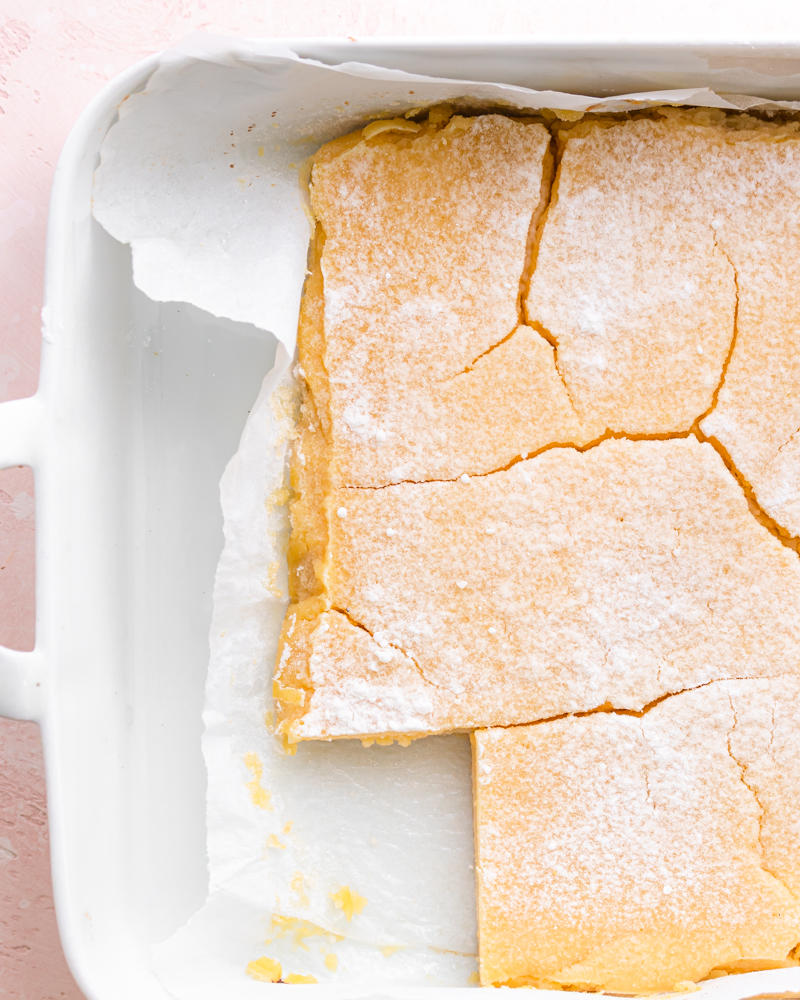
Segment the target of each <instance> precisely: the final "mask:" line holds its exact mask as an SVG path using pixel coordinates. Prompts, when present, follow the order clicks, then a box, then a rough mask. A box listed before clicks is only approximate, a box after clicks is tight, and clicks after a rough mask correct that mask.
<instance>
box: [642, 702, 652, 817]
mask: <svg viewBox="0 0 800 1000" xmlns="http://www.w3.org/2000/svg"><path fill="white" fill-rule="evenodd" d="M639 729H640V731H641V733H642V740H643V741H644V743H645V744H646V745H648V746H649V743H648V740H647V734H646V733H645V731H644V722H642V721H640V722H639ZM642 774H643V775H644V787H645V801H646V802H647V803H648V804H649V805H650V806H652V808H653V812H655V811H656V804H655V802H654V801H653V795H652V792H651V790H650V774H649V772H648V770H647V765H646V764H644V765H643V767H642Z"/></svg>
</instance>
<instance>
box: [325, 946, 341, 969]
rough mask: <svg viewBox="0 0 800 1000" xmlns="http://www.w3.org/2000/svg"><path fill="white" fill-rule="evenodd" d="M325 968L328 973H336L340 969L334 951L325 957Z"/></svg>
mask: <svg viewBox="0 0 800 1000" xmlns="http://www.w3.org/2000/svg"><path fill="white" fill-rule="evenodd" d="M325 968H326V969H327V970H328V972H336V970H337V969H338V968H339V959H338V958H337V957H336V955H335V954H334V953H333V952H332V951H329V952H328V953H327V954H326V955H325Z"/></svg>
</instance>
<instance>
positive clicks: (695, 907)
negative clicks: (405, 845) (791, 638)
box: [473, 677, 800, 994]
mask: <svg viewBox="0 0 800 1000" xmlns="http://www.w3.org/2000/svg"><path fill="white" fill-rule="evenodd" d="M799 697H800V680H798V678H796V677H792V678H788V677H785V678H781V679H772V680H740V681H721V682H717V683H712V684H709V685H707V686H705V687H702V688H699V689H698V690H696V691H688V692H684V693H682V694H678V695H675V696H674V697H670V698H667V699H666V700H664V701H663V702H661V703H659V704H658V705H656V706H655V707H653V708H652V709H651V710H650V711H648V712H647V713H645V714H643V715H641V716H636V715H634V714H630V713H628V714H617V713H610V712H609V713H604V712H598V713H593V714H591V715H587V716H583V717H575V716H568V717H567V718H562V719H554V720H552V721H547V722H542V723H539V724H536V725H532V726H519V727H514V728H509V729H490V730H485V731H480V732H476V733H475V734H474V736H473V753H474V757H473V760H474V778H475V830H476V840H477V844H476V856H477V881H478V919H479V938H480V976H481V983H482V984H483V985H484V986H498V985H510V986H524V985H528V986H538V987H543V988H551V989H552V988H554V989H565V988H567V989H581V990H588V991H611V992H620V993H632V994H638V993H650V992H656V991H662V990H672V989H674V988H676V986H677V987H678V988H679V989H680V988H681V984H685V983H686V982H695V981H697V980H700V979H703V978H705V977H707V976H709V974H711V975H712V976H717V975H722V974H724V973H726V972H736V971H747V970H751V969H752V970H755V969H767V968H776V967H782V966H789V965H797V964H798V962H797V961H796V959H795V958H794V957H793V952H794V949H795V948H796V947H797V945H798V942H800V827H798V823H797V816H798V815H800V716H799V715H798V712H797V704H798V698H799Z"/></svg>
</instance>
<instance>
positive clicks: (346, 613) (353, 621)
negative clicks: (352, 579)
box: [328, 605, 449, 691]
mask: <svg viewBox="0 0 800 1000" xmlns="http://www.w3.org/2000/svg"><path fill="white" fill-rule="evenodd" d="M328 610H329V611H335V612H336V613H337V614H339V615H342V617H343V618H346V619H347V620H348V622H350V624H351V625H352V626H353V627H354V628H358V629H361V631H362V632H366V633H367V635H368V636H369V637H370V639H372V641H373V642H375V643H377V639H376V638H375V634H374V633H373V632H371V631H370V630H369V629H368V628H367V626H366V625H364V624H363V623H362V622H360V621H358V619H357V618H354V617H353V616H352V615H351V614H350V612H349V611H348V610H347V608H340V607H337V606H336V605H332V606H331V607H330V608H328ZM386 646H387V647H388V648H389V649H393V650H395V652H397V653H400V655H401V656H404V657H405V658H406V659H407V660H410V661H411V663H413V664H414V666H415V667H416V668H417V671H418V672H419V675H420V677H421V678H422V680H423V681H424V682H425V683H426V684H430V685H431V687H435V688H439V690H441V691H446V690H449V688H444V687H442V685H441V684H437V683H436V681H432V680H430V679H429V678H428V677H426V676H425V671H424V670H423V669H422V667H421V666H420V665H419V663H417V661H416V660H415V659H414V657H413V656H411V654H410V653H409V652H408V650H405V649H401V648H400V646H395V645H394V643H391V642H389V641H388V640H387V643H386Z"/></svg>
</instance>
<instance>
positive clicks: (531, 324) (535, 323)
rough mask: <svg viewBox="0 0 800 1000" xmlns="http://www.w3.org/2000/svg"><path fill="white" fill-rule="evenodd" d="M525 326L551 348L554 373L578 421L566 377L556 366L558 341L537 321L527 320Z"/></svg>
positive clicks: (578, 416)
mask: <svg viewBox="0 0 800 1000" xmlns="http://www.w3.org/2000/svg"><path fill="white" fill-rule="evenodd" d="M527 325H528V326H529V327H530V328H531V329H532V330H535V331H536V332H537V333H538V334H539V336H540V337H542V339H543V340H546V341H547V343H548V344H549V345H550V346H551V347H552V348H553V365H554V366H555V369H556V372H557V373H558V377H559V378H560V379H561V384H562V385H563V386H564V392H565V393H566V394H567V399H568V400H569V405H570V406H571V407H572V412H573V413H574V414H575V416H576V417H577V418H578V420H580V419H581V415H580V413H578V410H577V407H576V406H575V401H574V400H573V398H572V393H571V392H570V391H569V386H568V385H567V379H566V376H565V375H564V373H563V372H562V371H561V368H560V366H559V364H558V341H557V340H556V338H555V337H554V336H553V334H552V333H551V332H550V331H549V330H548V329H547V327H545V326H543V325H542V324H541V323H540V322H539V321H538V320H536V319H533V320H528V323H527Z"/></svg>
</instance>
